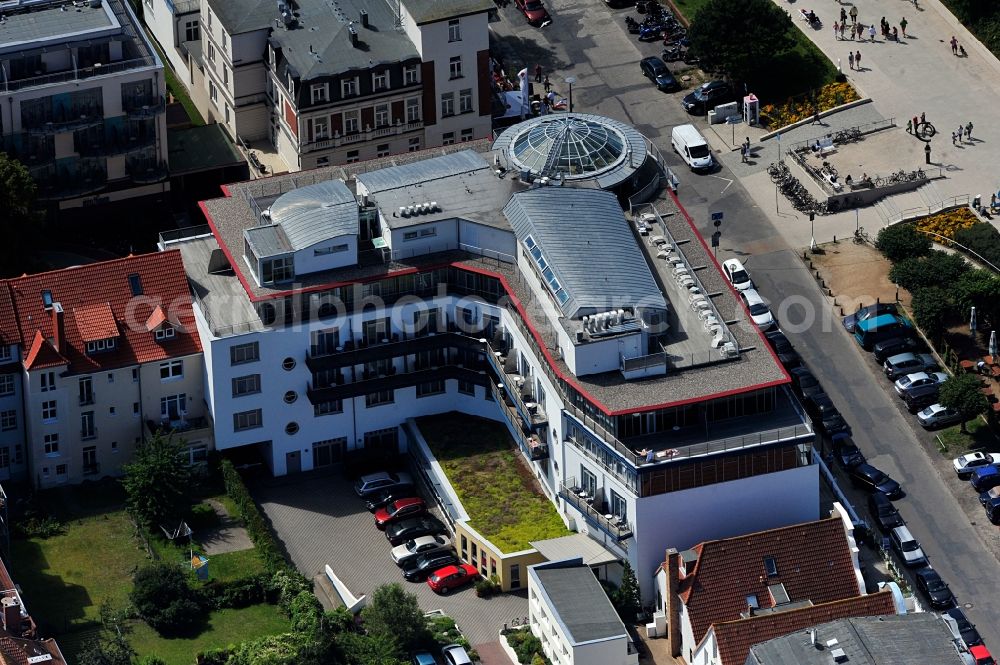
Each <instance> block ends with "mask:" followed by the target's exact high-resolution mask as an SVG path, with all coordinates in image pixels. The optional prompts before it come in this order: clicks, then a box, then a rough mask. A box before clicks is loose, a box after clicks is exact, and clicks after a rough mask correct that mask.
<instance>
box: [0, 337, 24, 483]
mask: <svg viewBox="0 0 1000 665" xmlns="http://www.w3.org/2000/svg"><path fill="white" fill-rule="evenodd" d="M0 354H2V355H0V362H2V363H3V365H2V370H0V481H3V480H9V479H12V478H21V477H22V476H23V475H24V473H25V471H26V469H27V463H26V461H25V445H24V442H25V440H26V438H25V423H24V412H23V410H22V400H23V399H24V396H23V394H22V390H23V388H22V384H21V368H20V360H21V354H20V345H18V344H10V345H3V346H0Z"/></svg>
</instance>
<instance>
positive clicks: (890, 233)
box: [875, 224, 931, 263]
mask: <svg viewBox="0 0 1000 665" xmlns="http://www.w3.org/2000/svg"><path fill="white" fill-rule="evenodd" d="M875 249H877V250H878V251H880V252H882V254H883V255H885V258H887V259H889V260H890V261H892V262H893V263H896V262H897V261H902V260H903V259H906V258H910V257H917V256H926V255H927V254H928V253H929V252H930V251H931V241H930V238H928V237H927V236H925V235H924V234H922V233H919V232H918V231H917V230H916V228H914V226H913V225H912V224H895V225H893V226H887V227H885V228H884V229H882V230H881V231H879V232H878V236H877V237H876V239H875Z"/></svg>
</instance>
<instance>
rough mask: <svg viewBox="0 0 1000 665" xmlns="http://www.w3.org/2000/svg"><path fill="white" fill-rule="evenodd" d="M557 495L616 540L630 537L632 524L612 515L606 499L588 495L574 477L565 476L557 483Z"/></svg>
mask: <svg viewBox="0 0 1000 665" xmlns="http://www.w3.org/2000/svg"><path fill="white" fill-rule="evenodd" d="M559 496H560V498H562V499H564V500H565V501H566V503H568V504H570V505H572V506H573V507H574V508H576V509H577V510H579V511H580V513H582V514H583V516H584V518H585V519H586V520H587V522H588V523H589V524H591V525H594V526H596V527H597V528H599V529H600V530H601V531H604V532H605V533H607V534H608V535H610V536H612V537H613V538H615V539H616V540H618V541H622V540H625V539H626V538H629V537H631V535H632V525H631V524H629V523H628V522H627V521H626V520H623V519H621V518H619V517H617V516H616V515H612V514H611V513H610V512H609V511H610V508H609V507H608V504H607V501H605V500H603V499H597V498H595V497H593V496H590V495H589V494H588V493H587V492H586V491H585V490H584V489H583V488H582V487H580V486H579V485H578V484H577V481H576V478H567V479H566V480H565V481H564V482H561V483H559Z"/></svg>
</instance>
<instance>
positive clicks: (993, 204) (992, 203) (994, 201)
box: [990, 192, 997, 211]
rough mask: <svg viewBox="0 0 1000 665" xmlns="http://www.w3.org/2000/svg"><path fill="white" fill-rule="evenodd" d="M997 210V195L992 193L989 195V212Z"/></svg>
mask: <svg viewBox="0 0 1000 665" xmlns="http://www.w3.org/2000/svg"><path fill="white" fill-rule="evenodd" d="M996 208H997V193H996V192H993V193H992V194H990V210H991V211H993V210H996Z"/></svg>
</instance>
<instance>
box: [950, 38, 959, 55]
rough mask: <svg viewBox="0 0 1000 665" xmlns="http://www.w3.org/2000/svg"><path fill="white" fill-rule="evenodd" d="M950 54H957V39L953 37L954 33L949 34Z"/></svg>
mask: <svg viewBox="0 0 1000 665" xmlns="http://www.w3.org/2000/svg"><path fill="white" fill-rule="evenodd" d="M951 54H952V55H958V40H957V39H955V35H952V36H951Z"/></svg>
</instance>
